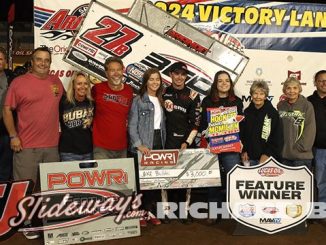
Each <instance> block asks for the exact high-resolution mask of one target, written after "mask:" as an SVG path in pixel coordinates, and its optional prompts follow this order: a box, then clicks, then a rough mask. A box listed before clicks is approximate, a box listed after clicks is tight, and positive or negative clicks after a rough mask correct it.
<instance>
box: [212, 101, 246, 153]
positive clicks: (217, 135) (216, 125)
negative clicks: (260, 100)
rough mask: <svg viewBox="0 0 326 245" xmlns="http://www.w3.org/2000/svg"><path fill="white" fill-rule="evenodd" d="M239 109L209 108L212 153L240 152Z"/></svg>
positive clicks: (241, 117)
mask: <svg viewBox="0 0 326 245" xmlns="http://www.w3.org/2000/svg"><path fill="white" fill-rule="evenodd" d="M243 118H244V117H243V116H240V115H238V112H237V107H236V106H233V107H219V108H207V122H208V128H207V132H206V133H207V136H208V137H209V146H210V151H211V152H212V153H222V152H240V151H241V143H240V136H239V132H240V127H239V122H240V121H241V120H242V119H243Z"/></svg>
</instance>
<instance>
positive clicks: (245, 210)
mask: <svg viewBox="0 0 326 245" xmlns="http://www.w3.org/2000/svg"><path fill="white" fill-rule="evenodd" d="M239 214H240V215H241V216H243V217H246V218H248V217H252V216H254V215H255V214H256V206H255V205H254V204H249V203H246V204H244V205H240V206H239Z"/></svg>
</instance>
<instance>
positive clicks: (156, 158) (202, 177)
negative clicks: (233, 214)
mask: <svg viewBox="0 0 326 245" xmlns="http://www.w3.org/2000/svg"><path fill="white" fill-rule="evenodd" d="M138 162H139V182H140V189H141V190H151V189H178V188H195V187H211V186H221V177H220V168H219V162H218V158H217V155H216V154H212V153H210V152H209V150H208V149H202V148H201V149H187V150H183V151H180V150H178V149H173V150H152V151H151V153H150V154H148V155H142V154H140V153H139V154H138Z"/></svg>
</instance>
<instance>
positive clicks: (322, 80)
mask: <svg viewBox="0 0 326 245" xmlns="http://www.w3.org/2000/svg"><path fill="white" fill-rule="evenodd" d="M314 83H315V86H316V88H317V90H315V91H314V93H313V94H312V95H310V96H309V97H308V100H309V101H310V102H311V103H312V105H313V107H314V111H315V117H316V138H315V142H314V151H313V152H314V162H315V178H316V182H317V188H318V201H319V202H324V203H325V202H326V124H325V121H326V70H320V71H318V72H317V73H316V74H315V77H314ZM322 223H323V224H324V225H326V219H324V220H322Z"/></svg>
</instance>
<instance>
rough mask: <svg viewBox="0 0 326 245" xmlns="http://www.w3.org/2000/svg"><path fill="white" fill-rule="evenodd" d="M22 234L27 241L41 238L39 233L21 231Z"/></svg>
mask: <svg viewBox="0 0 326 245" xmlns="http://www.w3.org/2000/svg"><path fill="white" fill-rule="evenodd" d="M23 234H24V236H25V237H26V238H27V239H28V240H33V239H37V238H39V237H40V236H41V233H40V232H39V231H23Z"/></svg>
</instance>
